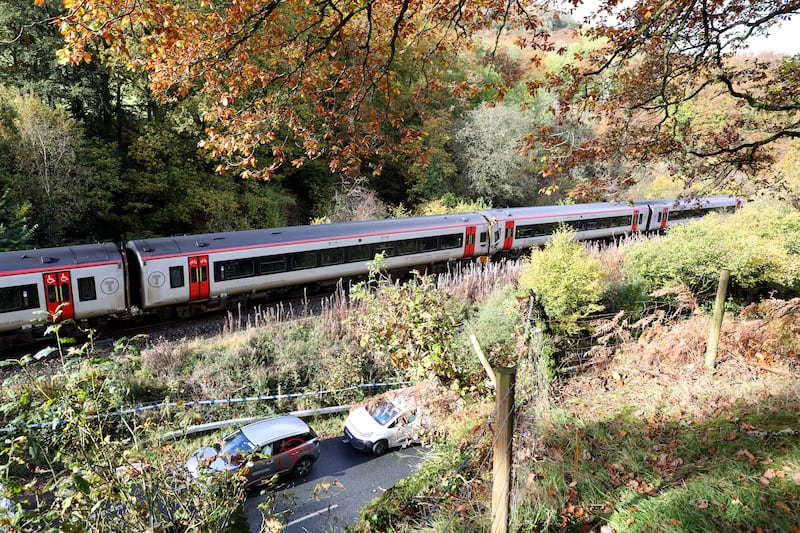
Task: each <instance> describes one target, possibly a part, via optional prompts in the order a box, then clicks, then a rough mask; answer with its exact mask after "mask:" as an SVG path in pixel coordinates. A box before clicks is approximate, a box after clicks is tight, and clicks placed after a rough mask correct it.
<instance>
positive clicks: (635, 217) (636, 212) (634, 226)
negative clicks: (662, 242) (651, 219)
mask: <svg viewBox="0 0 800 533" xmlns="http://www.w3.org/2000/svg"><path fill="white" fill-rule="evenodd" d="M638 227H639V210H638V209H634V210H633V224H631V233H635V232H636V229H637V228H638Z"/></svg>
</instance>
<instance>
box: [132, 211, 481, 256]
mask: <svg viewBox="0 0 800 533" xmlns="http://www.w3.org/2000/svg"><path fill="white" fill-rule="evenodd" d="M486 223H487V221H486V219H485V218H484V217H483V216H481V215H480V214H478V213H453V214H447V215H431V216H424V217H408V218H391V219H380V220H367V221H359V222H337V223H333V224H319V225H313V226H287V227H282V228H267V229H258V230H244V231H231V232H222V233H206V234H201V235H181V236H175V237H160V238H153V239H137V240H131V241H129V242H128V246H127V247H128V248H130V249H131V250H134V251H135V252H136V253H137V254H139V256H140V257H143V258H145V257H157V256H164V255H173V254H174V255H185V254H188V253H206V252H209V251H219V250H236V249H241V248H250V247H269V246H275V245H286V244H303V243H314V242H327V241H335V240H337V239H352V238H356V237H371V236H376V235H402V234H403V233H410V232H419V231H425V230H446V229H448V228H452V229H453V230H455V231H460V229H461V228H464V227H465V226H470V225H477V224H486Z"/></svg>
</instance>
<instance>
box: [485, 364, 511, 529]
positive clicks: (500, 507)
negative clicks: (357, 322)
mask: <svg viewBox="0 0 800 533" xmlns="http://www.w3.org/2000/svg"><path fill="white" fill-rule="evenodd" d="M516 372H517V371H516V369H515V368H513V367H512V368H496V369H495V371H494V374H495V377H496V378H497V380H496V381H495V384H496V386H497V387H496V389H495V394H496V402H495V403H496V409H495V411H496V412H495V419H494V449H493V453H494V456H493V472H492V479H493V481H492V530H491V533H506V532H507V531H508V506H509V500H510V498H511V442H512V438H513V436H514V383H515V381H516V376H517V374H516Z"/></svg>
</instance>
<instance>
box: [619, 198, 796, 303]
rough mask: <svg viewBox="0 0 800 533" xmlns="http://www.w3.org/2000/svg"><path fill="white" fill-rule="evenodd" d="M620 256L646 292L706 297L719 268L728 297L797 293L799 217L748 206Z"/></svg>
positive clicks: (772, 206)
mask: <svg viewBox="0 0 800 533" xmlns="http://www.w3.org/2000/svg"><path fill="white" fill-rule="evenodd" d="M623 251H624V253H625V255H626V257H627V260H626V269H627V270H628V272H629V274H630V275H631V276H633V277H636V278H638V279H641V280H642V281H643V283H644V286H645V289H646V290H647V291H648V292H651V291H655V290H658V289H662V288H667V287H671V286H675V285H677V284H680V283H683V284H685V285H686V286H688V287H689V288H690V289H691V290H692V291H693V292H694V293H695V294H698V295H710V294H713V292H714V291H715V290H716V286H717V280H718V279H719V271H720V270H721V269H722V268H728V269H730V271H731V281H730V287H731V290H732V291H740V292H741V291H742V290H747V291H753V290H757V291H760V292H765V291H767V290H777V291H778V292H779V293H783V294H796V293H797V291H798V290H800V284H799V282H798V280H800V276H799V275H800V212H798V211H796V210H793V209H791V208H789V207H788V206H786V205H781V204H777V203H776V202H754V203H750V204H748V205H747V206H745V208H744V209H742V210H740V211H738V212H737V213H735V214H734V215H730V216H726V217H720V216H716V215H709V216H706V217H704V218H703V219H702V220H700V221H698V222H694V223H690V224H682V225H679V226H675V227H673V228H672V229H670V231H669V234H668V235H667V236H666V237H664V238H661V239H656V240H652V241H642V242H639V243H633V244H631V245H630V246H627V247H625V249H624V250H623Z"/></svg>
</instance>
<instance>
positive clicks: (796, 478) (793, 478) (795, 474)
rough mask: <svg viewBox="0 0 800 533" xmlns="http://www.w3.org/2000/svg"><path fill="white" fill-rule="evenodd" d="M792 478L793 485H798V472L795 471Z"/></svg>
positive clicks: (799, 476)
mask: <svg viewBox="0 0 800 533" xmlns="http://www.w3.org/2000/svg"><path fill="white" fill-rule="evenodd" d="M792 480H793V481H794V484H795V485H800V472H795V473H794V474H792Z"/></svg>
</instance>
